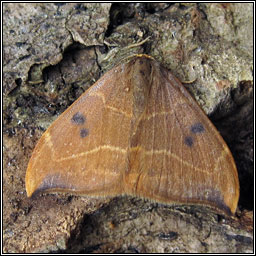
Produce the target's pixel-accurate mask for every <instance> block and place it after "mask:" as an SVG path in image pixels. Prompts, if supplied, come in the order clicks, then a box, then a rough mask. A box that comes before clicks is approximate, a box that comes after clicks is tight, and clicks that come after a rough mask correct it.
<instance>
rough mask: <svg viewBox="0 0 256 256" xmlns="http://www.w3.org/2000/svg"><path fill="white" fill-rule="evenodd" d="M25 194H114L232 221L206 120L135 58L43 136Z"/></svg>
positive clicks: (159, 72) (228, 178)
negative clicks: (200, 208)
mask: <svg viewBox="0 0 256 256" xmlns="http://www.w3.org/2000/svg"><path fill="white" fill-rule="evenodd" d="M26 190H27V195H28V196H29V197H30V196H31V195H32V194H35V193H36V192H40V191H47V192H48V191H60V192H61V191H62V192H72V193H78V194H82V195H92V196H117V195H121V194H127V195H134V196H139V197H143V198H148V199H151V200H154V201H157V202H161V203H165V204H200V205H205V206H209V207H212V208H214V209H216V210H217V211H220V212H222V213H224V214H234V213H235V211H236V208H237V203H238V199H239V180H238V174H237V169H236V166H235V163H234V160H233V157H232V155H231V153H230V151H229V149H228V147H227V145H226V143H225V142H224V140H223V139H222V137H221V136H220V134H219V133H218V131H217V130H216V128H215V127H214V126H213V124H212V123H211V122H210V120H209V119H208V117H207V116H206V115H205V113H204V112H203V110H202V109H201V108H200V107H199V105H198V104H197V103H196V102H195V100H194V99H193V98H192V96H191V95H190V94H189V93H188V92H187V91H186V89H185V88H184V86H183V85H182V84H181V83H180V82H179V80H178V79H177V78H175V77H174V75H173V74H172V73H171V72H170V71H168V70H167V69H166V68H164V67H162V66H161V65H160V64H159V63H158V62H157V61H155V60H154V59H152V58H151V57H149V56H146V55H138V56H136V57H134V58H132V59H130V60H129V61H128V62H126V63H124V64H120V65H118V66H117V67H115V68H113V69H112V70H110V71H109V72H107V73H106V74H105V75H104V76H102V78H100V79H99V80H98V81H97V82H96V83H95V84H94V85H93V86H92V87H91V88H90V89H89V90H87V91H86V92H85V93H83V94H82V95H81V96H80V97H79V98H78V99H77V100H76V101H75V102H74V103H73V104H72V105H71V106H70V107H69V108H68V109H67V110H66V111H65V112H64V113H63V114H61V115H60V117H59V118H58V119H57V120H56V121H55V122H53V124H52V125H51V126H50V127H49V128H48V129H47V130H46V132H45V133H44V134H43V135H42V137H41V138H40V140H39V142H38V143H37V145H36V147H35V149H34V152H33V154H32V157H31V159H30V161H29V164H28V168H27V173H26Z"/></svg>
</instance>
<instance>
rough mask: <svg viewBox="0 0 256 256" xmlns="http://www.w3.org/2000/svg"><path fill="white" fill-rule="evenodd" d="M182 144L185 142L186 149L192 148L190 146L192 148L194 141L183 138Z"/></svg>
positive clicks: (189, 138) (190, 138) (188, 137)
mask: <svg viewBox="0 0 256 256" xmlns="http://www.w3.org/2000/svg"><path fill="white" fill-rule="evenodd" d="M184 142H185V144H186V145H187V146H188V147H192V146H193V143H194V140H193V138H192V137H190V136H187V137H185V140H184Z"/></svg>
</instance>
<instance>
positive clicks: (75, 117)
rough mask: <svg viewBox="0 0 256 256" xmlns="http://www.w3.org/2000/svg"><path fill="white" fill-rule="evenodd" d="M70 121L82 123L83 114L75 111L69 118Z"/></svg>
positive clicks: (83, 120)
mask: <svg viewBox="0 0 256 256" xmlns="http://www.w3.org/2000/svg"><path fill="white" fill-rule="evenodd" d="M71 122H72V123H74V124H77V125H80V124H84V122H85V116H84V115H83V114H81V113H79V112H77V113H75V114H74V115H73V117H72V118H71Z"/></svg>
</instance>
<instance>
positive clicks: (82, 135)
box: [80, 128, 89, 138]
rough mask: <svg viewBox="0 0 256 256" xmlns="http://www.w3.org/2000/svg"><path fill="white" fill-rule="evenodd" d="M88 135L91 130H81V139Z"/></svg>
mask: <svg viewBox="0 0 256 256" xmlns="http://www.w3.org/2000/svg"><path fill="white" fill-rule="evenodd" d="M88 134H89V130H87V129H85V128H83V129H81V130H80V137H81V138H84V137H86V136H87V135H88Z"/></svg>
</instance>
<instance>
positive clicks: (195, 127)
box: [190, 123, 204, 133]
mask: <svg viewBox="0 0 256 256" xmlns="http://www.w3.org/2000/svg"><path fill="white" fill-rule="evenodd" d="M190 131H191V132H192V133H202V132H204V126H203V124H201V123H195V124H193V125H192V126H191V127H190Z"/></svg>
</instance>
